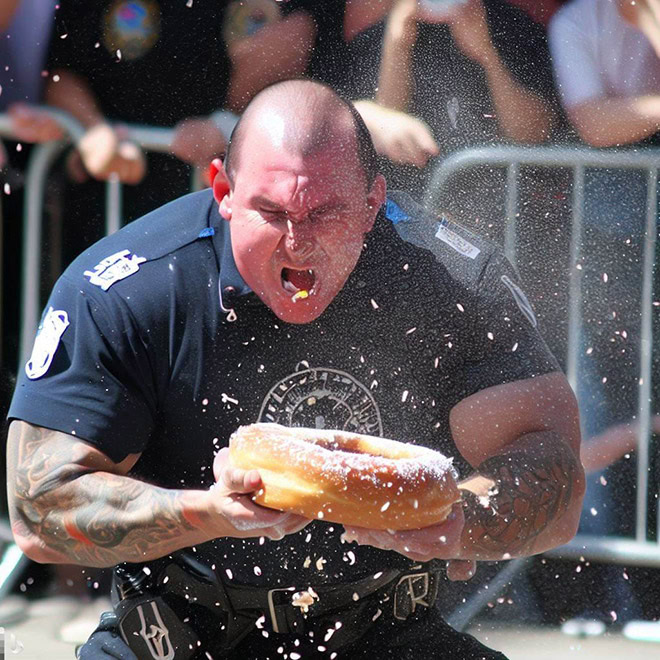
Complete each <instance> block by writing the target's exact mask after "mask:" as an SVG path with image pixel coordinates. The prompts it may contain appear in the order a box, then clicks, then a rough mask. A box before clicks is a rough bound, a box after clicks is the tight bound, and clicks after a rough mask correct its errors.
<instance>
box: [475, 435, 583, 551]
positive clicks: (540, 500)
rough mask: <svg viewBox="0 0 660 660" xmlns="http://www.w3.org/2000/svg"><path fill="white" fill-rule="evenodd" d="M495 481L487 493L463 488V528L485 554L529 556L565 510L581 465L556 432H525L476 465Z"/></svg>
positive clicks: (568, 504) (476, 548)
mask: <svg viewBox="0 0 660 660" xmlns="http://www.w3.org/2000/svg"><path fill="white" fill-rule="evenodd" d="M478 472H479V474H481V475H484V476H486V477H489V478H490V479H492V480H493V481H494V482H495V485H494V486H493V487H492V488H491V489H490V490H489V492H488V496H487V497H478V496H477V495H475V494H474V493H471V492H470V491H465V495H467V497H466V509H465V529H466V530H467V533H468V536H469V539H470V542H471V544H472V546H473V547H474V549H475V551H476V552H477V553H478V554H479V555H483V556H484V558H494V557H495V556H498V555H499V557H502V556H504V555H506V554H508V555H510V556H519V555H526V554H532V552H533V546H534V543H535V540H536V538H537V537H538V536H539V534H541V533H542V532H543V531H544V530H545V529H546V528H547V527H548V526H549V525H550V524H551V523H553V522H554V521H555V520H556V519H557V518H559V517H561V516H562V515H563V514H564V513H565V512H566V511H567V510H568V508H569V506H570V504H571V500H572V497H573V494H574V493H573V491H574V486H575V484H576V481H577V480H578V479H579V475H580V473H581V468H580V465H579V462H578V459H577V457H576V456H575V453H574V452H573V451H572V449H571V448H570V447H569V446H568V445H567V444H566V443H565V442H564V441H563V440H562V439H561V437H560V436H559V434H557V433H555V432H551V431H542V432H537V433H529V434H526V435H524V436H523V437H522V438H520V440H519V441H518V442H517V443H516V445H515V448H512V449H511V450H510V451H508V452H506V453H503V454H499V455H497V456H492V457H491V458H488V459H487V460H485V461H484V462H483V463H482V464H481V465H480V466H479V468H478Z"/></svg>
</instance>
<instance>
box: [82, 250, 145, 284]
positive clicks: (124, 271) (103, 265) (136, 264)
mask: <svg viewBox="0 0 660 660" xmlns="http://www.w3.org/2000/svg"><path fill="white" fill-rule="evenodd" d="M145 261H146V258H145V257H138V256H137V255H135V254H131V251H130V250H122V251H121V252H116V253H115V254H111V255H110V256H109V257H106V258H105V259H104V260H103V261H101V262H100V263H98V264H96V266H94V270H93V271H92V270H86V271H85V272H84V273H83V275H84V276H85V277H88V278H89V281H90V283H91V284H95V285H96V286H100V287H101V288H102V289H103V290H104V291H107V290H108V289H109V288H110V287H111V286H112V285H113V284H114V283H115V282H119V280H123V279H124V278H125V277H128V276H129V275H133V274H134V273H137V272H138V270H140V264H141V263H144V262H145Z"/></svg>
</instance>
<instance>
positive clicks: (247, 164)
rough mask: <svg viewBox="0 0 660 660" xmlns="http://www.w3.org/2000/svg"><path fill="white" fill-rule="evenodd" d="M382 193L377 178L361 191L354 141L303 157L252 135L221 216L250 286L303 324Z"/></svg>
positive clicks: (352, 256) (333, 289)
mask: <svg viewBox="0 0 660 660" xmlns="http://www.w3.org/2000/svg"><path fill="white" fill-rule="evenodd" d="M384 198H385V182H384V179H383V178H382V176H379V177H378V179H377V180H376V182H375V183H374V185H373V186H372V189H371V190H367V184H366V181H365V176H364V173H363V171H362V168H361V167H360V164H359V161H358V159H357V156H356V155H355V147H354V146H353V145H350V149H348V148H347V149H342V148H337V149H333V148H332V147H329V148H325V149H323V150H321V151H320V152H318V153H315V154H313V155H311V156H309V157H306V158H303V157H302V156H300V155H299V154H294V153H291V152H290V151H288V150H285V149H283V148H282V147H278V145H277V144H276V143H273V141H271V140H269V139H261V140H258V139H257V136H256V135H253V136H250V137H249V138H246V139H245V142H244V143H243V145H242V146H241V153H240V162H239V164H238V170H237V171H236V173H235V181H234V189H233V190H232V191H230V192H229V193H228V194H227V195H225V197H224V198H223V199H222V200H220V213H221V215H222V216H223V217H224V218H225V219H226V220H229V223H230V230H231V240H232V249H233V253H234V259H235V261H236V265H237V266H238V270H239V272H240V273H241V275H242V276H243V279H244V280H245V281H246V282H247V284H248V285H249V286H250V288H251V289H252V290H253V291H254V292H255V293H256V294H257V295H258V296H259V297H260V298H261V300H262V301H263V302H264V303H265V304H266V305H268V307H270V308H271V309H272V310H273V312H274V313H275V314H276V315H277V316H278V317H279V318H280V319H282V320H283V321H286V322H288V323H309V322H310V321H313V320H314V319H316V318H317V317H318V316H319V315H320V314H321V313H322V312H323V311H324V310H325V309H326V307H327V306H328V305H329V304H330V303H331V302H332V300H333V299H334V297H335V296H336V295H337V293H338V292H339V290H340V289H341V288H342V287H343V285H344V283H345V282H346V280H347V278H348V276H349V275H350V273H351V271H352V270H353V268H354V267H355V264H356V263H357V260H358V258H359V256H360V252H361V250H362V246H363V240H364V235H365V234H366V233H367V232H368V231H369V230H370V229H371V227H372V226H373V222H374V220H375V218H376V214H377V213H378V209H379V208H380V206H381V205H382V203H383V201H384Z"/></svg>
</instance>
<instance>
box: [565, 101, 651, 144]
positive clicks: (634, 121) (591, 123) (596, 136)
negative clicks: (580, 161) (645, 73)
mask: <svg viewBox="0 0 660 660" xmlns="http://www.w3.org/2000/svg"><path fill="white" fill-rule="evenodd" d="M568 115H569V117H570V119H571V122H572V124H573V125H574V126H575V128H576V129H577V131H578V133H579V134H580V137H581V138H582V139H583V140H584V141H585V142H586V143H587V144H590V145H591V146H594V147H611V146H616V145H622V144H633V143H635V142H639V141H640V140H643V139H644V138H647V137H649V136H650V135H653V134H654V133H656V132H657V131H658V130H660V96H658V95H648V96H635V97H628V98H602V99H595V100H592V101H587V102H585V103H581V104H580V105H578V106H576V107H574V108H571V109H569V110H568Z"/></svg>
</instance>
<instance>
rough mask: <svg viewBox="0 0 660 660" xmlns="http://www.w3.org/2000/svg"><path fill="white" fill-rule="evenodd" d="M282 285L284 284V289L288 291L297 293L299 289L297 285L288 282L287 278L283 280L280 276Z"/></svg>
mask: <svg viewBox="0 0 660 660" xmlns="http://www.w3.org/2000/svg"><path fill="white" fill-rule="evenodd" d="M282 285H283V286H284V290H285V291H288V292H289V293H298V291H299V289H298V287H297V286H295V285H294V284H293V283H292V282H289V280H285V279H284V278H282Z"/></svg>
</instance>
